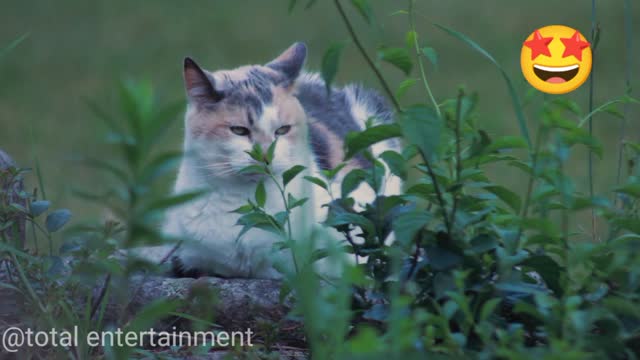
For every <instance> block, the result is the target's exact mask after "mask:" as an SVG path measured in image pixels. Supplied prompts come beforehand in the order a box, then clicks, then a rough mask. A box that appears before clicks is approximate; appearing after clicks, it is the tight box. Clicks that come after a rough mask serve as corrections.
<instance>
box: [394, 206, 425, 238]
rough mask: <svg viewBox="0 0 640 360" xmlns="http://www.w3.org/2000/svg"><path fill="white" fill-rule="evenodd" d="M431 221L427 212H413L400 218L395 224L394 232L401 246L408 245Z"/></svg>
mask: <svg viewBox="0 0 640 360" xmlns="http://www.w3.org/2000/svg"><path fill="white" fill-rule="evenodd" d="M430 219H431V215H430V214H429V213H428V212H426V211H411V212H407V213H404V214H401V215H400V216H398V217H397V218H396V219H395V220H394V222H393V230H394V231H395V234H396V239H397V240H398V241H399V242H400V244H403V245H408V244H411V243H412V242H413V238H414V237H415V236H416V234H417V233H418V231H420V229H422V228H423V227H424V226H425V225H426V224H427V223H428V222H429V220H430Z"/></svg>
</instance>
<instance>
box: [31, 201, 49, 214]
mask: <svg viewBox="0 0 640 360" xmlns="http://www.w3.org/2000/svg"><path fill="white" fill-rule="evenodd" d="M50 204H51V203H50V202H49V201H47V200H39V201H34V202H32V203H31V204H30V206H29V209H30V210H31V216H33V217H37V216H40V215H41V214H42V213H44V212H45V211H47V210H48V209H49V205H50Z"/></svg>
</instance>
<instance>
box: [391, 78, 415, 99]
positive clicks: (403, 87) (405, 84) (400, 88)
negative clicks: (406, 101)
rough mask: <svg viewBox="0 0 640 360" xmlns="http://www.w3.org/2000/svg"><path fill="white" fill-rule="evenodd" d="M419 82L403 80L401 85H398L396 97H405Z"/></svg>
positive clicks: (412, 79)
mask: <svg viewBox="0 0 640 360" xmlns="http://www.w3.org/2000/svg"><path fill="white" fill-rule="evenodd" d="M417 82H418V79H416V78H409V79H404V80H402V82H401V83H400V85H398V90H396V97H398V98H400V97H403V96H404V94H406V93H407V91H408V90H409V89H410V88H411V87H413V85H415V84H416V83H417Z"/></svg>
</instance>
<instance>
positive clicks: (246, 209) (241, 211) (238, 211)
mask: <svg viewBox="0 0 640 360" xmlns="http://www.w3.org/2000/svg"><path fill="white" fill-rule="evenodd" d="M253 210H254V206H253V205H251V204H244V205H242V206H240V207H238V208H236V209H235V210H231V212H232V213H236V214H243V215H244V214H248V213H250V212H251V211H253Z"/></svg>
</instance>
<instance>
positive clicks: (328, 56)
mask: <svg viewBox="0 0 640 360" xmlns="http://www.w3.org/2000/svg"><path fill="white" fill-rule="evenodd" d="M344 47H345V43H344V42H337V43H333V44H331V46H329V48H328V49H327V50H326V51H325V52H324V55H323V56H322V66H321V74H322V78H323V79H324V83H325V86H326V87H327V93H329V92H330V91H331V84H332V83H333V79H334V78H335V77H336V74H337V73H338V63H339V62H340V55H341V54H342V50H343V49H344Z"/></svg>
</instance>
